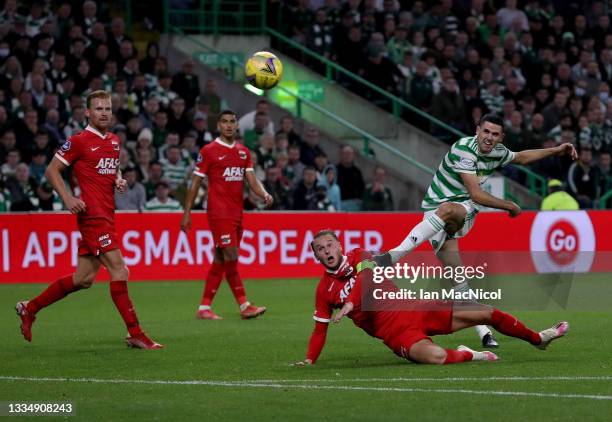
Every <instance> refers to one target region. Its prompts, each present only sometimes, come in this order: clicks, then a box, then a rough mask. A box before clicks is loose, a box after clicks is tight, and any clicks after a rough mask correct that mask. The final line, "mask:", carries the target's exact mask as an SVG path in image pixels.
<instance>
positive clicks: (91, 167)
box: [55, 126, 121, 221]
mask: <svg viewBox="0 0 612 422" xmlns="http://www.w3.org/2000/svg"><path fill="white" fill-rule="evenodd" d="M120 144H121V142H120V140H119V138H118V137H117V135H115V134H114V133H110V132H106V134H105V135H102V133H100V132H99V131H98V130H96V129H94V128H93V127H91V126H87V127H86V128H85V130H83V131H82V132H80V133H78V134H76V135H74V136H71V137H70V138H69V139H68V140H67V141H66V142H65V143H64V145H62V147H61V149H60V150H59V151H58V152H57V153H56V154H55V157H56V158H57V159H58V160H60V161H61V162H62V163H64V164H65V165H67V166H72V168H73V169H74V173H75V175H76V178H77V181H78V183H79V186H80V188H81V200H82V201H83V202H85V205H86V207H87V208H86V210H85V211H83V212H80V213H79V214H77V221H83V220H87V219H91V218H106V219H109V220H111V221H114V216H115V179H116V178H117V169H118V168H119V150H120V149H121V147H120Z"/></svg>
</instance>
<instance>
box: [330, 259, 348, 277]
mask: <svg viewBox="0 0 612 422" xmlns="http://www.w3.org/2000/svg"><path fill="white" fill-rule="evenodd" d="M347 262H348V256H346V255H342V262H341V263H340V265H338V268H336V271H332V270H329V269H327V268H326V269H325V271H327V272H328V273H330V274H334V275H338V273H339V272H340V270H342V269H344V267H346V263H347Z"/></svg>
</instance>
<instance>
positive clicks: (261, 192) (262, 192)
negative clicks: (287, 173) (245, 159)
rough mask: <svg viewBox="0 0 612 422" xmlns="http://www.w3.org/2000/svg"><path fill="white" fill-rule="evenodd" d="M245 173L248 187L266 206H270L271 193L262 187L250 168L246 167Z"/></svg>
mask: <svg viewBox="0 0 612 422" xmlns="http://www.w3.org/2000/svg"><path fill="white" fill-rule="evenodd" d="M245 174H246V179H247V182H248V183H249V188H250V189H251V190H252V191H253V192H255V194H256V195H257V196H259V197H260V198H262V199H263V200H264V202H265V203H266V207H269V206H271V205H272V202H273V201H274V200H273V198H272V195H270V194H269V193H268V192H267V191H266V189H265V188H264V187H263V185H262V184H261V182H260V181H259V179H258V178H257V176H255V172H254V171H253V170H252V169H247V171H246V172H245Z"/></svg>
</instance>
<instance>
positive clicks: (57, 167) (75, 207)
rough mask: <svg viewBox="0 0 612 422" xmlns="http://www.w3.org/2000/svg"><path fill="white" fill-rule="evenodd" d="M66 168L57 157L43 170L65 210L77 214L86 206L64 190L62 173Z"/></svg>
mask: <svg viewBox="0 0 612 422" xmlns="http://www.w3.org/2000/svg"><path fill="white" fill-rule="evenodd" d="M66 167H68V166H67V165H66V164H64V163H62V162H61V161H60V160H59V159H58V158H57V157H53V159H52V160H51V162H50V163H49V165H48V166H47V169H46V170H45V177H46V178H47V180H48V181H49V183H50V184H51V186H53V189H54V190H55V191H56V192H57V194H58V195H59V197H60V198H61V199H62V202H64V205H65V206H66V209H68V210H70V212H71V213H73V214H77V213H79V212H81V211H85V209H86V208H87V206H86V205H85V202H83V201H82V200H80V199H79V198H76V197H75V196H74V195H73V194H72V192H70V191H68V189H66V184H65V183H64V178H63V177H62V172H63V171H64V169H66Z"/></svg>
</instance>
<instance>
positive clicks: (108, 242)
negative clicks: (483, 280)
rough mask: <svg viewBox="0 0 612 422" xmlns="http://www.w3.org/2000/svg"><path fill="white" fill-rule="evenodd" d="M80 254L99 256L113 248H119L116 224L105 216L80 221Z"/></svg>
mask: <svg viewBox="0 0 612 422" xmlns="http://www.w3.org/2000/svg"><path fill="white" fill-rule="evenodd" d="M79 231H80V232H81V240H79V256H81V255H94V256H98V255H100V254H103V253H105V252H108V251H112V250H113V249H117V248H119V242H118V241H117V233H116V232H115V225H114V223H113V222H112V221H109V220H107V219H105V218H94V219H88V220H85V221H79Z"/></svg>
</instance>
